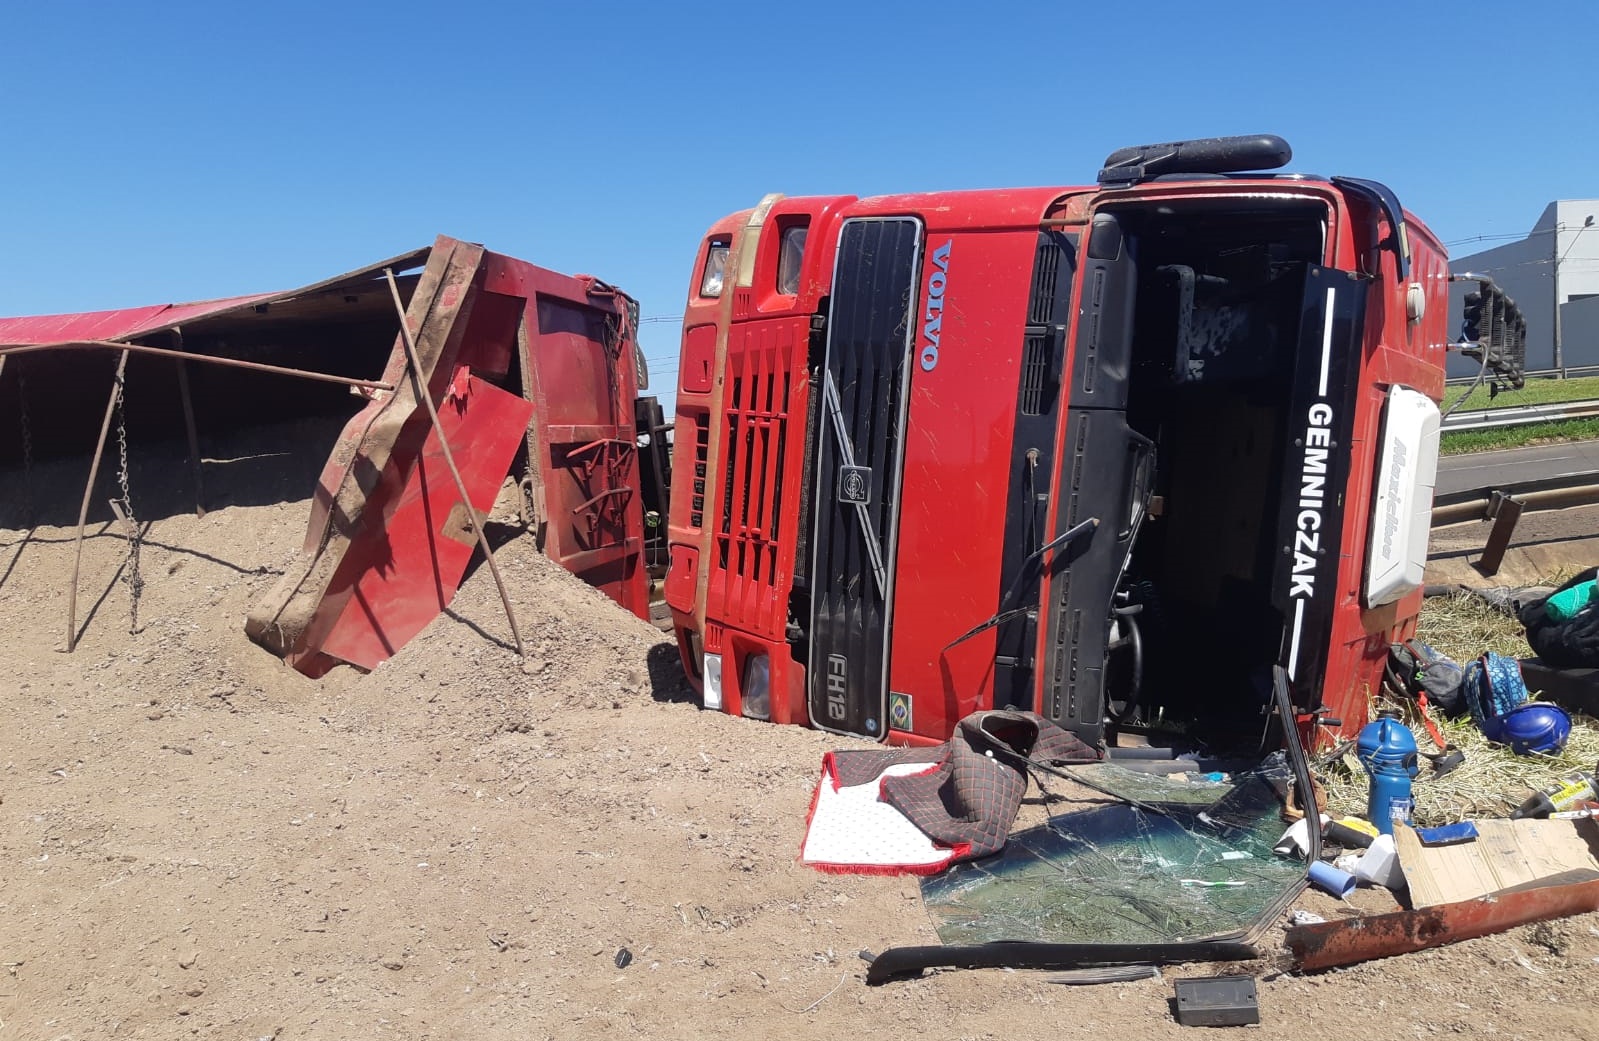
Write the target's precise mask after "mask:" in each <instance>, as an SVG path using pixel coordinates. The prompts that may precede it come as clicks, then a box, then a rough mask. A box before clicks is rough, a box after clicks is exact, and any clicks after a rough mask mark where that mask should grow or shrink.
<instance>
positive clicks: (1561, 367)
mask: <svg viewBox="0 0 1599 1041" xmlns="http://www.w3.org/2000/svg"><path fill="white" fill-rule="evenodd" d="M1555 205H1556V206H1559V205H1560V204H1559V203H1555ZM1565 227H1566V225H1565V222H1564V221H1561V222H1559V223H1557V224H1556V225H1555V250H1557V251H1558V250H1559V249H1560V233H1561V232H1562V231H1563V230H1565ZM1577 234H1578V235H1581V234H1582V232H1580V231H1579V232H1577ZM1571 241H1572V243H1573V244H1575V243H1576V241H1577V240H1576V238H1572V240H1571ZM1570 252H1571V249H1570V247H1569V246H1568V247H1567V248H1566V253H1570ZM1564 259H1565V254H1562V253H1559V252H1556V253H1555V263H1554V266H1553V267H1552V268H1550V270H1549V281H1551V282H1553V283H1554V289H1555V357H1554V362H1555V365H1554V368H1555V371H1556V372H1558V373H1559V374H1560V375H1559V377H1558V378H1559V379H1565V378H1566V358H1565V352H1564V351H1562V350H1561V347H1560V262H1561V261H1563V260H1564Z"/></svg>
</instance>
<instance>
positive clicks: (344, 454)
mask: <svg viewBox="0 0 1599 1041" xmlns="http://www.w3.org/2000/svg"><path fill="white" fill-rule="evenodd" d="M391 274H392V275H393V282H392V289H391V281H390V275H391ZM396 291H397V292H398V295H399V297H400V302H401V305H402V306H403V307H404V321H405V325H406V328H407V329H408V331H409V334H410V336H411V338H412V341H413V344H414V348H415V352H416V358H417V361H418V363H419V368H420V371H419V372H417V371H414V370H413V367H412V366H411V364H410V362H409V360H408V354H407V350H406V345H405V340H404V338H403V337H402V336H401V335H400V321H401V317H400V312H399V311H398V309H397V307H396V303H395V292H396ZM636 326H637V307H636V305H635V304H634V302H633V301H632V300H631V299H630V298H629V297H628V296H627V295H626V294H624V293H622V292H621V291H620V290H618V289H616V288H615V287H613V286H610V285H607V284H606V283H604V282H602V281H600V280H598V279H595V278H591V277H587V276H576V277H574V276H569V275H563V274H559V273H557V272H554V271H549V270H547V269H544V268H541V267H538V266H536V265H533V264H530V263H527V262H525V261H521V260H517V259H515V258H513V257H509V256H505V255H503V254H499V253H494V252H491V251H489V250H486V249H484V248H483V247H482V246H479V245H474V244H471V243H466V242H461V241H457V240H455V239H450V238H446V237H442V236H441V237H440V238H439V239H438V240H437V241H435V242H434V243H433V245H431V246H429V247H426V248H423V249H420V250H416V251H414V252H412V253H409V254H406V255H404V256H400V257H395V258H392V259H390V260H386V261H381V262H379V263H377V264H373V265H370V266H367V267H364V268H360V269H357V270H355V271H351V272H348V273H346V274H342V275H339V276H336V277H334V278H331V279H328V280H325V281H323V282H319V283H316V284H314V285H311V286H307V287H305V288H303V289H297V290H291V291H288V292H282V293H268V294H257V295H253V296H246V297H237V298H233V299H228V300H218V301H209V302H205V303H198V304H180V305H169V306H156V307H148V308H134V309H128V310H123V311H108V312H98V313H92V314H79V315H54V316H42V317H32V318H15V319H0V345H9V346H0V405H5V406H9V408H8V409H7V411H8V412H10V413H11V414H16V415H26V416H29V417H31V420H30V422H29V425H28V427H27V430H28V438H27V440H28V444H27V445H26V446H22V445H21V444H20V443H19V438H18V435H17V434H16V432H15V431H14V430H10V429H6V430H0V465H3V466H4V467H6V468H7V469H10V470H12V471H13V475H14V474H15V471H16V470H17V469H19V468H20V467H22V466H26V465H28V464H29V462H30V461H31V459H32V458H37V457H40V456H44V455H49V454H57V455H61V454H75V453H79V452H82V453H85V454H87V452H88V451H89V450H90V449H92V448H93V447H94V444H95V442H94V432H95V430H96V429H97V428H98V426H99V424H100V413H101V410H102V409H103V408H105V400H106V393H107V389H108V385H109V384H110V383H111V376H112V366H113V365H116V364H117V359H118V358H119V356H121V355H122V353H123V352H124V351H127V352H128V353H127V357H126V360H124V361H122V362H121V363H120V365H117V368H116V372H117V376H116V378H117V380H118V381H121V380H123V378H124V369H125V370H126V371H125V376H126V383H125V387H126V401H125V406H126V408H127V410H128V412H129V414H130V415H132V416H133V418H134V423H133V427H134V429H135V430H137V431H140V432H142V434H143V435H144V436H145V437H146V438H163V437H168V438H182V437H184V436H185V426H187V436H188V437H189V439H190V449H191V450H190V455H191V458H192V460H193V462H194V473H193V476H194V480H195V485H196V487H195V493H196V497H197V499H198V500H199V503H200V506H201V508H202V509H203V505H204V491H203V468H202V467H201V464H200V459H201V458H202V457H203V449H202V448H201V447H200V444H201V443H202V442H203V441H204V440H205V439H207V438H209V437H216V436H218V435H220V434H221V433H222V432H224V431H225V430H227V429H229V428H232V427H236V426H238V425H240V424H250V423H259V424H266V423H277V422H282V421H284V420H292V419H296V418H299V417H306V416H322V417H327V416H333V417H335V418H337V417H338V416H348V420H347V422H345V423H344V426H343V430H342V432H341V433H340V434H339V435H338V437H337V440H336V442H335V444H334V446H333V449H332V453H331V455H330V456H329V458H328V460H327V463H326V465H325V467H324V468H323V470H322V474H321V478H320V479H319V480H318V481H317V483H316V487H315V488H314V490H312V491H313V505H312V512H311V518H310V523H309V525H308V528H307V531H306V537H305V541H304V544H303V546H302V547H301V550H300V552H299V554H298V555H297V556H296V558H295V559H294V560H293V561H292V562H291V564H290V565H289V567H288V568H287V570H286V573H285V574H284V576H283V578H282V580H281V581H280V582H279V583H278V584H277V585H276V586H275V587H274V588H273V589H272V590H271V591H270V592H269V593H268V594H267V595H266V596H265V597H264V598H263V599H262V600H261V601H260V602H259V603H258V604H256V606H255V607H254V609H253V610H252V611H251V612H250V614H249V618H248V621H247V623H246V628H247V630H248V631H249V633H250V635H251V636H252V638H254V639H255V640H256V641H257V642H259V643H261V644H262V645H263V646H265V647H267V648H269V649H270V650H272V651H273V652H274V653H276V654H278V655H280V656H282V657H284V658H286V659H287V660H289V661H290V662H292V663H293V664H294V665H295V667H296V668H299V669H300V670H302V671H304V672H307V673H310V674H319V673H321V672H323V671H325V670H326V669H327V668H329V667H331V666H332V665H334V664H337V663H339V662H348V663H351V664H354V665H358V666H360V667H363V668H371V667H373V666H374V665H376V664H377V663H379V662H381V661H383V660H384V659H386V658H388V657H389V656H390V655H392V654H393V653H394V652H395V651H396V650H397V649H398V648H399V647H400V646H402V645H403V644H404V643H405V642H406V641H407V640H408V639H410V638H411V637H412V636H414V635H415V634H416V633H417V632H418V631H420V630H421V629H422V627H423V626H425V625H426V624H427V623H428V621H430V620H431V619H432V618H433V617H434V616H435V615H437V614H438V613H439V612H440V611H442V610H443V609H444V608H445V607H446V606H447V605H448V604H449V602H450V599H451V597H452V596H453V594H454V592H455V589H456V586H457V585H458V583H459V582H460V580H461V577H462V575H463V573H464V571H465V569H466V567H467V565H468V563H469V561H470V559H471V557H472V554H473V552H474V549H475V547H476V535H475V533H474V530H473V527H472V521H471V517H472V512H471V511H469V510H468V509H467V508H466V506H465V504H464V502H463V499H462V496H461V495H460V494H459V492H458V491H457V485H456V482H455V480H454V478H453V476H452V474H451V473H450V472H449V468H448V466H447V465H446V463H445V460H444V458H443V451H442V448H441V437H442V440H443V442H444V443H445V444H447V445H448V446H449V448H450V449H451V452H452V455H453V459H454V462H455V463H456V464H457V467H458V469H459V471H460V473H461V476H462V478H463V480H464V484H465V486H466V488H467V490H468V492H469V496H470V499H471V503H472V506H473V507H474V508H475V510H476V512H477V514H479V515H485V514H487V513H488V511H489V510H490V508H491V507H492V506H493V505H494V503H495V501H496V498H497V497H498V496H499V494H500V493H501V490H502V487H503V486H504V483H505V481H506V479H507V476H508V475H509V476H512V477H514V478H515V479H516V480H517V481H518V482H519V483H520V485H521V488H522V496H523V501H522V503H521V509H520V510H519V512H520V514H521V515H522V516H523V518H524V519H525V520H527V521H528V522H529V523H530V524H531V525H532V527H533V528H534V534H535V536H536V537H537V538H538V539H540V541H541V545H542V546H543V549H544V551H545V552H546V553H547V554H548V555H549V556H551V557H552V558H554V559H555V560H556V561H558V562H559V563H561V564H562V565H564V566H565V567H567V568H568V569H570V570H571V571H573V572H574V573H576V574H577V575H579V576H580V577H582V578H584V579H585V580H586V581H588V582H590V583H592V584H593V585H595V586H597V587H599V588H600V589H601V590H603V591H604V592H605V593H606V594H607V595H609V596H611V597H612V598H613V599H615V600H616V601H617V602H618V603H620V604H621V605H622V606H623V607H625V608H626V609H628V610H629V611H632V612H633V613H634V614H637V615H638V616H640V617H641V618H647V617H648V615H649V604H648V588H647V581H646V576H645V568H644V560H643V551H644V527H643V506H642V503H641V496H640V480H639V466H638V459H637V449H636V444H635V439H636V431H635V425H636V424H635V417H634V409H635V399H636V397H637V394H638V390H639V383H640V374H641V371H642V359H641V355H640V354H639V352H638V349H637V345H636V338H635V330H636ZM97 366H98V367H97ZM102 368H103V369H104V371H103V372H102V371H101V369H102ZM418 376H419V378H417V377H418ZM424 388H425V390H424ZM352 392H353V393H355V394H356V395H357V396H356V397H355V398H352V397H351V393H352ZM423 393H425V394H426V395H427V396H428V398H430V399H431V401H432V403H433V405H434V406H435V409H436V412H437V414H438V417H439V421H438V425H437V427H435V425H434V423H433V421H432V418H431V417H430V415H429V413H428V411H427V409H426V408H425V406H424V403H423V400H422V394H423ZM108 414H109V412H108ZM185 419H186V420H187V422H185ZM102 437H103V435H102ZM8 442H9V443H8ZM134 448H135V450H137V449H138V448H139V446H138V445H137V444H135V446H134ZM174 479H179V478H178V475H174ZM291 494H292V493H291ZM73 639H75V634H74V635H73V636H69V640H68V643H69V644H70V643H71V642H72V640H73Z"/></svg>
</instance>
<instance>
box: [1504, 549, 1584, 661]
mask: <svg viewBox="0 0 1599 1041" xmlns="http://www.w3.org/2000/svg"><path fill="white" fill-rule="evenodd" d="M1595 577H1599V567H1591V568H1589V569H1588V570H1586V571H1584V572H1582V574H1580V575H1578V576H1577V577H1576V578H1573V579H1572V580H1571V581H1569V582H1567V583H1566V584H1565V585H1563V586H1561V587H1560V588H1559V589H1557V590H1555V592H1556V593H1563V592H1565V591H1566V590H1568V589H1570V588H1571V587H1572V586H1578V585H1581V584H1582V583H1584V582H1591V581H1593V580H1594V578H1595ZM1550 595H1553V594H1550ZM1543 605H1544V602H1543V601H1542V600H1539V601H1537V602H1535V603H1531V604H1528V605H1527V606H1525V607H1523V608H1522V609H1521V613H1520V615H1519V616H1518V617H1519V618H1520V619H1521V624H1522V625H1523V626H1525V627H1526V630H1527V642H1528V643H1529V644H1531V645H1532V650H1533V653H1534V654H1536V655H1537V656H1538V657H1539V658H1540V659H1541V660H1542V661H1543V663H1544V664H1545V665H1550V666H1553V667H1554V668H1557V669H1581V668H1590V669H1599V602H1593V601H1590V602H1589V603H1588V605H1587V606H1586V607H1584V608H1583V609H1582V610H1581V611H1578V612H1577V613H1576V614H1574V615H1572V616H1571V617H1570V618H1568V619H1566V620H1565V621H1563V622H1557V621H1555V620H1554V619H1552V618H1550V617H1549V615H1548V613H1547V612H1545V611H1544V606H1543Z"/></svg>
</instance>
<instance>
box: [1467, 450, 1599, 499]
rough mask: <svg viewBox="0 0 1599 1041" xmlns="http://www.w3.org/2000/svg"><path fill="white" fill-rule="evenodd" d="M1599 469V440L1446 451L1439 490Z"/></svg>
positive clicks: (1497, 484)
mask: <svg viewBox="0 0 1599 1041" xmlns="http://www.w3.org/2000/svg"><path fill="white" fill-rule="evenodd" d="M1595 470H1599V441H1572V442H1569V443H1566V444H1559V445H1535V446H1533V447H1530V448H1511V449H1507V450H1505V451H1502V452H1471V453H1469V454H1466V455H1446V456H1444V457H1443V458H1441V459H1439V460H1438V486H1437V489H1436V491H1437V492H1438V493H1440V494H1441V493H1445V492H1458V491H1469V490H1471V489H1474V488H1498V487H1500V486H1502V485H1505V484H1511V483H1514V482H1516V481H1531V480H1536V479H1539V478H1545V477H1560V476H1563V475H1565V474H1570V473H1582V472H1585V471H1595Z"/></svg>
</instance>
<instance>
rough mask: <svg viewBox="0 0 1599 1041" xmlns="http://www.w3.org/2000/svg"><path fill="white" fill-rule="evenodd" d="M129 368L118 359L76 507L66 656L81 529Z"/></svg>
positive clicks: (74, 616) (72, 639)
mask: <svg viewBox="0 0 1599 1041" xmlns="http://www.w3.org/2000/svg"><path fill="white" fill-rule="evenodd" d="M127 369H128V352H127V351H123V352H122V357H121V358H119V359H117V374H116V376H115V377H113V378H112V381H111V397H110V398H109V399H108V400H107V401H106V403H105V419H103V420H101V421H100V440H99V441H96V442H95V445H94V461H93V462H91V463H90V464H89V483H88V484H86V485H84V487H83V505H82V506H80V507H79V508H78V537H77V539H76V541H75V542H74V543H73V547H72V584H71V585H70V586H68V587H67V653H68V654H71V653H72V652H73V651H74V650H76V649H77V647H78V569H79V568H80V567H81V566H82V564H83V529H84V526H85V525H86V524H88V523H89V500H90V499H91V498H93V496H94V482H95V480H96V479H97V478H98V477H99V476H100V457H101V456H102V455H103V454H105V439H106V435H108V434H109V433H110V432H111V417H112V415H113V414H114V413H115V412H116V409H117V397H118V395H120V394H121V393H122V376H123V373H125V372H127Z"/></svg>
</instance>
